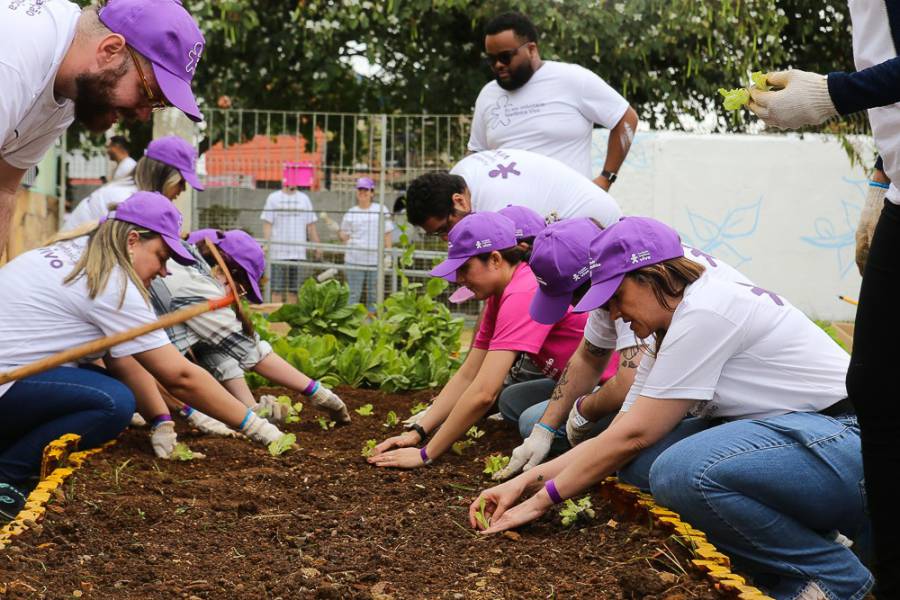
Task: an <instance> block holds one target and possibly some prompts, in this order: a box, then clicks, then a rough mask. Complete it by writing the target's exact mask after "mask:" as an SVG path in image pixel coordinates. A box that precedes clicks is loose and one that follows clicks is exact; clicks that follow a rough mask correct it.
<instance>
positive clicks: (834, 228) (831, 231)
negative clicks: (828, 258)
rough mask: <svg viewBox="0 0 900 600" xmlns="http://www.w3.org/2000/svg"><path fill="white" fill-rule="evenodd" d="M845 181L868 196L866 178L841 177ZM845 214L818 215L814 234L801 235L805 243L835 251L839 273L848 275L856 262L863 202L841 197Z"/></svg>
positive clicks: (862, 194)
mask: <svg viewBox="0 0 900 600" xmlns="http://www.w3.org/2000/svg"><path fill="white" fill-rule="evenodd" d="M841 179H842V180H843V181H844V183H847V184H849V185H851V186H853V187H854V189H855V190H856V191H857V192H858V193H859V194H860V195H861V196H862V197H863V198H865V196H866V189H867V186H868V182H867V181H866V180H865V179H850V178H848V177H842V178H841ZM841 208H842V209H843V216H842V217H841V218H839V219H837V220H836V222H835V221H832V219H829V218H826V217H817V218H816V219H815V220H814V221H813V224H812V227H813V231H814V235H804V236H800V239H801V240H803V241H804V242H805V243H807V244H810V245H811V246H815V247H816V248H822V249H826V250H830V251H833V252H834V254H835V257H836V260H837V267H838V273H840V276H841V277H844V276H845V275H847V273H849V272H850V270H851V268H853V267H854V265H855V262H854V259H855V253H854V251H855V247H856V236H855V233H856V225H857V223H859V215H860V213H861V212H862V203H860V202H854V201H852V200H847V199H844V198H842V199H841Z"/></svg>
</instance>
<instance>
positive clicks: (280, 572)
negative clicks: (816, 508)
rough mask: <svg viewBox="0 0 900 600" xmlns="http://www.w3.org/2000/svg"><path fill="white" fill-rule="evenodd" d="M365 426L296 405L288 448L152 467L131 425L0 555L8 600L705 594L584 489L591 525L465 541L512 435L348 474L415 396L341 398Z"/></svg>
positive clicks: (508, 430) (204, 441)
mask: <svg viewBox="0 0 900 600" xmlns="http://www.w3.org/2000/svg"><path fill="white" fill-rule="evenodd" d="M338 392H339V393H340V394H341V396H342V397H343V398H344V400H345V401H346V402H347V404H348V405H349V406H350V407H351V408H356V407H358V406H361V405H363V404H365V403H367V402H371V403H372V404H374V405H375V415H374V416H371V417H361V416H358V415H356V414H355V413H351V414H352V416H353V423H352V424H350V425H348V426H345V427H337V428H335V429H332V430H329V431H324V430H323V429H322V428H321V427H320V426H319V425H318V423H316V421H315V419H314V417H315V416H316V414H315V411H314V410H312V409H311V408H309V407H307V408H306V409H304V411H303V413H302V414H301V418H302V421H301V422H300V423H298V424H294V425H290V426H287V429H288V430H290V431H293V432H295V433H296V434H297V438H298V443H299V445H300V446H301V450H299V451H293V452H290V453H288V454H285V455H283V456H281V457H278V458H274V457H272V456H270V455H269V454H268V453H267V452H266V450H265V449H263V448H261V447H258V446H255V445H253V444H250V443H248V442H247V441H246V440H240V439H223V438H215V437H208V436H200V435H199V434H196V433H194V432H190V431H187V430H185V429H184V428H183V426H181V427H182V429H180V434H179V438H180V439H181V440H182V441H184V442H187V443H188V444H189V445H190V447H191V448H192V449H193V450H194V451H199V452H203V453H204V454H206V456H207V458H206V459H204V460H195V461H191V462H173V461H164V460H158V459H155V458H154V456H153V452H152V450H151V448H150V441H149V435H148V432H147V431H146V430H129V431H127V432H126V433H125V434H123V435H122V437H121V438H120V440H119V442H118V443H117V444H116V445H114V446H113V447H111V448H109V449H107V450H106V451H104V452H102V453H101V454H99V455H96V456H94V457H92V458H91V459H90V460H89V461H88V463H87V464H86V465H85V467H84V468H83V469H81V470H80V471H78V472H77V473H76V474H75V475H74V476H73V477H72V478H71V479H70V480H69V481H67V483H66V485H65V486H64V489H65V498H64V499H56V500H54V501H53V504H52V505H51V509H50V510H49V511H48V513H47V517H46V518H45V519H44V521H43V522H42V524H41V525H40V526H39V528H38V531H28V532H27V533H25V534H23V535H22V536H21V537H19V538H18V540H17V541H16V542H15V543H14V545H13V546H11V547H10V548H8V549H7V550H5V551H3V552H0V596H2V595H4V593H5V596H6V597H10V598H35V597H42V598H44V597H45V598H73V597H83V598H142V599H158V598H167V599H168V598H189V599H193V598H359V599H374V600H387V599H389V598H394V599H400V598H404V599H405V598H449V599H462V598H591V599H597V598H610V599H614V598H629V599H630V598H642V599H652V598H659V599H663V598H665V599H668V600H688V599H712V598H718V597H719V595H718V593H717V592H715V591H714V590H713V588H712V586H711V584H709V583H708V582H706V581H704V580H699V579H696V578H695V577H693V576H692V575H685V574H684V571H683V569H686V568H687V565H688V563H689V561H688V557H687V553H686V551H685V550H684V549H683V548H682V547H681V546H680V545H679V543H678V542H677V541H676V540H674V539H672V538H670V537H669V536H668V535H667V534H665V533H664V532H661V531H659V530H657V531H649V530H648V529H647V528H646V524H644V525H643V526H642V525H638V524H634V523H630V522H622V521H620V520H619V517H618V516H617V515H615V514H613V513H612V512H611V510H610V508H609V506H608V505H607V504H605V502H604V501H603V500H602V499H601V498H599V496H598V495H597V494H593V495H592V498H593V504H594V508H595V509H596V512H597V514H596V518H595V519H594V520H593V521H589V522H586V523H583V524H579V525H575V526H573V527H569V528H565V527H563V526H562V525H561V524H560V518H559V516H558V514H557V513H556V512H555V511H552V512H551V513H548V515H546V516H545V517H544V518H543V519H541V520H540V521H538V522H536V523H534V524H532V525H530V526H528V527H525V528H523V529H521V530H519V531H518V532H515V533H513V534H510V535H505V536H494V537H487V538H485V537H480V536H476V535H474V534H473V532H472V530H471V529H469V526H468V524H467V507H468V504H469V502H470V501H471V499H472V498H474V497H475V495H476V492H477V490H480V489H481V488H483V487H486V486H487V485H488V479H487V476H486V475H483V474H482V469H483V468H484V463H483V459H484V457H485V456H487V455H489V454H491V453H492V452H502V453H504V454H507V455H508V454H509V452H510V451H511V449H512V448H513V447H515V445H516V444H517V443H518V436H517V434H516V432H515V431H514V430H513V428H512V427H509V426H507V425H505V424H503V423H498V422H493V421H485V422H482V423H481V424H480V425H479V426H480V427H481V428H482V429H484V430H486V431H487V435H485V436H484V437H482V438H481V439H479V440H478V441H477V443H476V444H475V445H474V446H472V447H470V448H468V449H467V450H466V451H465V452H464V454H463V455H462V456H457V455H454V454H448V455H447V456H445V457H442V458H441V459H440V460H439V461H438V462H437V463H435V465H434V466H432V467H430V468H427V469H418V470H415V471H396V470H382V469H376V468H374V467H371V466H369V465H368V464H366V463H365V459H363V458H362V456H361V448H362V445H363V443H364V441H365V440H367V439H371V438H376V439H378V440H379V441H381V440H382V439H383V438H384V437H386V435H388V434H389V433H394V432H398V431H399V427H394V428H391V429H388V428H386V427H384V426H383V424H382V423H383V422H384V420H385V415H386V414H387V412H388V410H391V409H393V410H395V411H396V412H397V414H398V415H400V418H401V419H402V418H405V417H406V416H407V415H408V414H409V407H410V406H412V405H413V404H415V403H416V402H418V401H427V400H428V398H429V397H430V395H429V394H428V393H418V394H405V395H401V394H395V395H389V394H383V393H380V392H372V391H365V390H353V389H340V390H338Z"/></svg>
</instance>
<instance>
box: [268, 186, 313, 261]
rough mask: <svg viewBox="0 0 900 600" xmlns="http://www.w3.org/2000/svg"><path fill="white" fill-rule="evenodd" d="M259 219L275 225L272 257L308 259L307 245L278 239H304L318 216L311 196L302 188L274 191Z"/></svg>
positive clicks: (294, 240) (296, 240)
mask: <svg viewBox="0 0 900 600" xmlns="http://www.w3.org/2000/svg"><path fill="white" fill-rule="evenodd" d="M260 218H261V219H262V220H263V221H266V222H267V223H271V224H272V237H271V238H270V241H271V242H273V243H272V244H271V246H270V247H269V260H305V259H306V248H305V247H304V246H294V245H290V244H279V243H277V242H305V241H306V239H307V237H306V229H307V226H308V225H309V224H310V223H315V222H316V221H318V220H319V219H318V218H317V217H316V212H315V210H314V209H313V205H312V201H310V199H309V196H307V195H306V194H304V193H303V192H300V191H294V192H293V193H290V194H287V193H285V192H284V191H282V190H279V191H277V192H272V193H271V194H269V197H268V198H266V205H265V207H263V211H262V215H261V216H260Z"/></svg>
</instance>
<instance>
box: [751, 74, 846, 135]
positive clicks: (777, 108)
mask: <svg viewBox="0 0 900 600" xmlns="http://www.w3.org/2000/svg"><path fill="white" fill-rule="evenodd" d="M766 82H767V83H768V84H769V85H771V86H774V87H777V88H782V89H780V90H773V91H769V92H765V91H763V90H759V89H756V88H750V107H749V108H750V110H752V111H753V112H754V113H756V116H758V117H759V118H760V119H762V120H763V121H765V123H766V125H767V126H769V127H778V128H780V129H798V128H800V127H803V126H805V125H819V124H820V123H823V122H824V121H825V120H826V119H830V118H831V117H835V116H837V114H838V113H837V109H835V107H834V103H833V102H832V101H831V95H830V94H829V93H828V78H827V77H826V76H825V75H819V74H818V73H810V72H808V71H800V70H799V69H790V70H788V71H776V72H774V73H767V74H766Z"/></svg>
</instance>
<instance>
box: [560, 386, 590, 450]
mask: <svg viewBox="0 0 900 600" xmlns="http://www.w3.org/2000/svg"><path fill="white" fill-rule="evenodd" d="M586 397H587V396H581V397H580V398H579V399H578V400H576V401H575V404H573V405H572V410H570V411H569V418H568V419H567V420H566V437H567V438H568V440H569V444H570V445H571V446H572V447H573V448H574V447H575V446H577V445H578V444H580V443H581V442H583V441H584V440H586V439H587V438H588V437H590V433H591V430H592V429H593V428H594V423H593V421H589V420H588V419H585V418H584V417H583V416H582V415H581V413H580V412H578V408H579V407H580V406H581V403H582V402H583V401H584V399H585V398H586Z"/></svg>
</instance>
